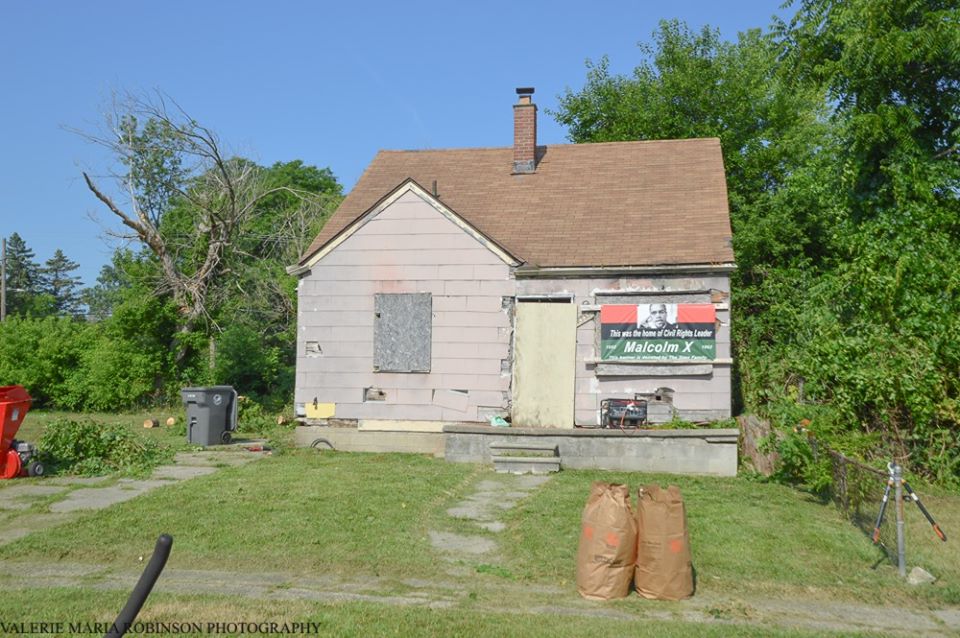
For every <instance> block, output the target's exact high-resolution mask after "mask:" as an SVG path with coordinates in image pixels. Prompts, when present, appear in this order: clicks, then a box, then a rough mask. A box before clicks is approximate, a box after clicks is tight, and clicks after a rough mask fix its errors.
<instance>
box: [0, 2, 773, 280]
mask: <svg viewBox="0 0 960 638" xmlns="http://www.w3.org/2000/svg"><path fill="white" fill-rule="evenodd" d="M781 1H782V0H744V1H742V2H718V1H716V0H713V1H709V0H674V1H673V2H651V1H643V2H606V1H603V0H595V1H594V2H586V1H585V0H582V1H579V2H568V1H566V0H555V1H552V2H540V1H534V0H527V1H526V2H517V1H516V0H513V1H509V2H500V1H487V2H451V1H447V2H417V1H412V2H338V3H330V2H293V1H287V0H274V1H272V2H265V1H261V2H247V1H234V2H227V1H199V0H193V1H190V2H184V1H181V0H165V1H164V2H143V1H135V0H125V1H122V2H117V1H113V0H110V1H93V0H91V1H87V2H68V1H66V0H63V1H60V2H51V1H44V0H31V1H11V0H0V141H2V142H0V144H2V146H0V148H2V151H0V236H5V237H6V236H9V235H10V234H12V233H14V232H17V233H19V234H20V235H21V236H22V237H23V238H24V239H25V240H26V242H27V244H28V245H29V246H30V247H31V248H32V249H33V250H34V252H35V253H36V256H37V260H38V261H40V262H43V261H45V260H46V259H48V258H49V257H50V256H51V255H52V254H53V252H54V251H55V250H56V249H57V248H60V249H62V250H63V251H64V253H66V255H67V256H68V257H70V258H71V259H73V260H74V261H77V262H79V263H80V265H81V268H80V270H79V274H80V275H81V277H82V278H83V280H84V283H85V284H86V285H91V284H93V283H94V282H95V280H96V277H97V274H98V273H99V271H100V268H101V266H103V264H105V263H107V262H108V261H109V258H110V254H111V253H112V252H113V249H114V248H115V247H116V245H117V244H116V242H111V241H109V240H108V239H107V238H106V236H105V233H104V229H105V228H106V227H109V226H110V225H112V220H111V219H110V217H109V213H107V212H106V211H105V210H103V209H102V208H101V207H100V206H98V204H99V202H97V201H96V200H95V199H94V198H93V196H92V195H91V194H90V193H89V192H88V191H87V189H86V187H85V185H84V184H83V182H82V178H81V176H80V171H81V170H90V171H92V172H93V173H98V172H101V173H102V172H103V171H104V170H106V168H107V167H108V165H109V161H108V158H107V157H105V156H104V154H103V152H102V151H101V150H100V149H98V148H95V147H93V146H91V145H89V144H88V143H86V142H84V141H83V140H82V139H81V138H79V137H78V136H76V135H74V134H71V133H70V132H68V131H67V130H65V127H66V128H79V129H86V130H93V129H94V128H95V127H96V126H97V125H98V124H99V123H100V122H101V121H102V117H101V113H102V112H103V110H104V108H105V107H106V106H107V104H108V102H109V99H110V96H111V93H112V92H113V91H115V90H133V91H150V90H155V89H156V90H161V91H163V92H165V93H166V94H168V95H170V96H171V97H173V98H174V99H175V100H176V101H177V102H179V103H180V105H181V106H183V107H184V108H185V109H186V110H187V111H188V112H189V113H190V114H191V115H192V116H193V117H194V118H195V119H197V120H198V121H200V122H202V123H204V124H205V125H207V126H209V127H211V128H213V129H214V130H215V131H217V132H218V134H219V135H220V137H221V138H222V139H223V140H224V141H225V142H226V143H227V145H228V147H229V148H230V149H232V150H233V151H234V152H236V153H238V154H240V155H244V156H246V157H250V158H252V159H254V160H256V161H258V162H260V163H262V164H272V163H273V162H276V161H289V160H293V159H301V160H303V161H304V162H306V163H307V164H312V165H316V166H320V167H330V169H331V170H332V171H333V172H334V174H335V175H336V176H337V178H338V179H339V180H340V182H341V183H342V184H343V185H344V187H345V189H347V190H349V189H350V188H352V186H353V184H354V183H355V182H356V180H357V178H358V177H359V176H360V173H361V172H362V171H363V168H364V167H365V166H366V164H367V163H368V162H369V161H370V159H372V158H373V156H374V154H375V153H376V152H377V150H379V149H382V148H389V149H420V148H452V147H470V146H508V145H510V144H512V133H513V131H512V126H513V125H512V117H513V116H512V110H511V108H510V106H511V105H512V104H513V103H514V101H515V99H516V95H515V93H514V89H515V88H516V87H518V86H533V87H535V88H536V94H535V95H534V101H535V102H536V103H537V104H538V105H539V107H540V120H539V126H538V138H539V142H540V143H543V144H556V143H563V142H566V141H567V140H566V133H565V131H564V130H563V128H561V127H560V126H559V125H557V124H556V123H555V122H554V121H553V120H552V119H551V117H550V116H549V115H548V114H547V113H546V112H545V109H551V108H555V107H556V105H557V97H558V95H560V94H562V93H563V92H564V90H565V89H566V88H568V87H569V88H571V89H578V88H579V87H581V86H582V85H583V82H584V78H585V75H586V71H585V65H584V63H585V61H586V60H587V59H592V60H597V59H599V58H600V57H601V56H603V55H607V56H609V58H610V66H611V69H612V70H613V71H614V72H619V73H629V72H630V71H631V70H632V69H633V67H634V66H635V65H636V64H637V63H638V62H639V61H640V59H641V58H640V52H639V50H638V49H637V47H636V44H637V43H638V42H640V41H649V40H650V34H651V33H652V32H653V31H654V29H655V28H656V26H657V23H658V21H659V20H661V19H671V18H679V19H681V20H684V21H686V22H687V23H688V24H689V25H690V26H691V27H692V28H699V27H701V26H703V25H705V24H709V25H711V26H714V27H717V28H719V29H720V31H721V33H722V34H723V36H724V37H725V38H727V39H734V38H735V37H736V34H737V32H739V31H743V30H745V29H748V28H752V27H766V26H768V25H769V23H770V19H771V16H773V15H774V14H780V15H791V13H792V11H790V10H789V9H787V10H784V9H780V8H779V5H780V4H781ZM91 213H93V214H95V215H96V216H97V217H98V218H99V220H100V221H99V223H97V222H95V221H92V220H91V219H90V214H91Z"/></svg>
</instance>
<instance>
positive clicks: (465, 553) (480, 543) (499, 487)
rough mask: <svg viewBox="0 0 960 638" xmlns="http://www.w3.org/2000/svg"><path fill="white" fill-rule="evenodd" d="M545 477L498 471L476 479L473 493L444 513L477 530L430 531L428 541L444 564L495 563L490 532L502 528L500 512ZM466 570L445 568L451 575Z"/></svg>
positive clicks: (542, 482)
mask: <svg viewBox="0 0 960 638" xmlns="http://www.w3.org/2000/svg"><path fill="white" fill-rule="evenodd" d="M549 480H550V476H549V475H542V474H539V475H533V474H498V475H496V476H495V477H494V478H490V479H486V480H483V481H480V482H479V483H478V484H477V486H476V491H475V492H474V493H473V494H471V495H470V496H468V497H466V498H465V499H464V500H462V501H460V502H459V503H457V504H456V505H454V506H453V507H451V508H450V509H448V510H447V515H448V516H450V517H451V518H453V519H460V520H465V521H471V522H473V523H474V524H475V525H476V527H477V528H478V532H480V533H478V534H465V533H459V532H451V531H445V530H430V531H429V532H428V536H429V538H430V544H431V545H433V548H434V549H436V550H437V551H438V552H439V554H440V556H441V557H442V558H443V559H445V560H446V561H447V562H448V563H453V564H458V563H470V562H476V561H477V560H478V559H483V561H484V563H487V564H489V563H493V562H496V560H497V557H498V549H499V546H498V545H497V541H496V539H495V538H493V537H491V536H490V533H491V532H492V533H493V534H497V533H499V532H502V531H503V530H504V529H506V525H505V524H504V523H503V522H502V521H500V520H499V517H500V515H501V514H503V513H504V512H506V511H508V510H511V509H513V508H514V507H516V505H517V503H519V502H520V501H521V500H522V499H524V498H526V497H527V496H530V494H532V493H533V492H534V490H536V489H537V488H538V487H540V486H541V485H543V484H544V483H546V482H547V481H549ZM483 532H487V533H486V534H484V533H483ZM466 571H468V570H466ZM466 571H465V570H464V569H463V568H458V567H456V566H453V567H451V568H449V569H448V570H447V572H448V573H450V574H454V575H463V574H464V573H466Z"/></svg>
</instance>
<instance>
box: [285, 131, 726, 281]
mask: <svg viewBox="0 0 960 638" xmlns="http://www.w3.org/2000/svg"><path fill="white" fill-rule="evenodd" d="M537 150H538V156H539V161H538V163H537V169H536V172H535V173H533V174H528V175H513V174H511V170H512V167H513V149H512V148H509V147H507V148H468V149H450V150H428V151H380V152H379V153H378V154H377V156H376V157H375V158H374V159H373V161H372V162H371V163H370V165H369V166H368V167H367V169H366V171H364V173H363V175H362V176H361V177H360V180H359V181H358V182H357V185H356V186H355V187H354V189H353V190H352V191H351V192H350V194H349V195H347V197H346V198H345V199H344V200H343V202H342V203H341V204H340V207H339V208H338V209H337V211H336V212H335V213H334V214H333V216H332V217H331V218H330V221H328V222H327V224H326V226H324V228H323V230H322V231H321V232H320V234H319V235H318V236H317V237H316V239H315V240H314V241H313V243H312V244H311V246H310V248H309V249H308V250H307V252H306V253H305V254H304V255H303V257H302V258H301V260H300V263H301V264H304V263H306V262H307V261H308V260H309V259H310V257H311V256H312V255H313V254H315V253H316V252H317V251H318V250H319V249H320V248H322V247H323V246H324V244H326V243H327V242H328V241H330V240H331V239H333V238H334V237H335V236H336V235H337V234H339V233H340V231H342V230H343V229H344V228H346V227H347V226H348V225H349V224H350V223H351V222H353V221H354V220H355V219H357V218H358V217H359V216H361V215H363V214H364V213H365V212H366V211H368V210H369V209H370V208H371V207H373V206H374V205H375V204H376V203H377V202H378V201H379V200H380V199H381V198H383V197H384V196H385V195H387V194H388V193H390V191H392V190H393V189H395V188H396V187H397V186H399V185H400V184H401V183H403V182H404V181H405V180H407V179H408V178H410V179H413V180H415V181H416V182H418V183H419V184H421V185H423V186H424V187H427V188H429V187H430V185H431V184H432V183H433V181H434V180H436V181H437V191H438V199H439V200H440V201H441V202H443V204H444V205H445V206H447V207H448V208H450V209H451V210H453V211H454V212H456V213H457V214H458V215H460V216H461V217H463V218H464V219H465V220H466V221H467V222H469V223H470V224H472V225H473V226H474V227H475V228H477V229H478V230H479V231H481V232H482V233H484V234H485V235H486V236H488V237H489V238H490V239H492V240H494V241H495V242H497V243H498V244H500V245H501V246H503V247H504V248H505V249H507V250H508V251H509V252H510V253H512V254H513V255H514V256H515V257H517V258H519V259H521V260H523V261H525V262H527V263H529V264H532V265H535V266H539V267H563V266H570V267H589V266H659V265H680V264H711V263H730V262H733V250H732V248H731V245H730V239H731V231H730V215H729V210H728V206H727V186H726V179H725V176H724V169H723V158H722V155H721V152H720V141H719V140H718V139H715V138H708V139H690V140H663V141H649V142H610V143H600V144H560V145H550V146H541V147H538V149H537Z"/></svg>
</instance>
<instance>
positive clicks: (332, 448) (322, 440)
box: [310, 437, 337, 452]
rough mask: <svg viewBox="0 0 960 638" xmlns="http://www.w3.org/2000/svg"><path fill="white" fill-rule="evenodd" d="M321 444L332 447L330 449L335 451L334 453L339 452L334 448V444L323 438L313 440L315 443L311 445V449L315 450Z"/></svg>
mask: <svg viewBox="0 0 960 638" xmlns="http://www.w3.org/2000/svg"><path fill="white" fill-rule="evenodd" d="M321 443H326V444H327V445H329V446H330V449H331V450H333V451H334V452H336V451H337V448H335V447H333V443H331V442H330V441H328V440H326V439H325V438H323V437H320V438H317V439H314V440H313V443H311V444H310V447H312V448H315V447H317V446H318V445H320V444H321Z"/></svg>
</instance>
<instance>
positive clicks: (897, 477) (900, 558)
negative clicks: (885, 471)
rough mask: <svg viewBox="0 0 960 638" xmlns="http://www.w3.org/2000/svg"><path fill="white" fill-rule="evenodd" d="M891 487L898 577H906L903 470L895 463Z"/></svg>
mask: <svg viewBox="0 0 960 638" xmlns="http://www.w3.org/2000/svg"><path fill="white" fill-rule="evenodd" d="M893 487H894V499H896V504H897V567H898V569H899V570H900V576H901V577H902V578H906V576H907V547H906V539H904V536H903V469H902V468H901V467H900V466H899V465H898V464H896V463H894V464H893Z"/></svg>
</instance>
